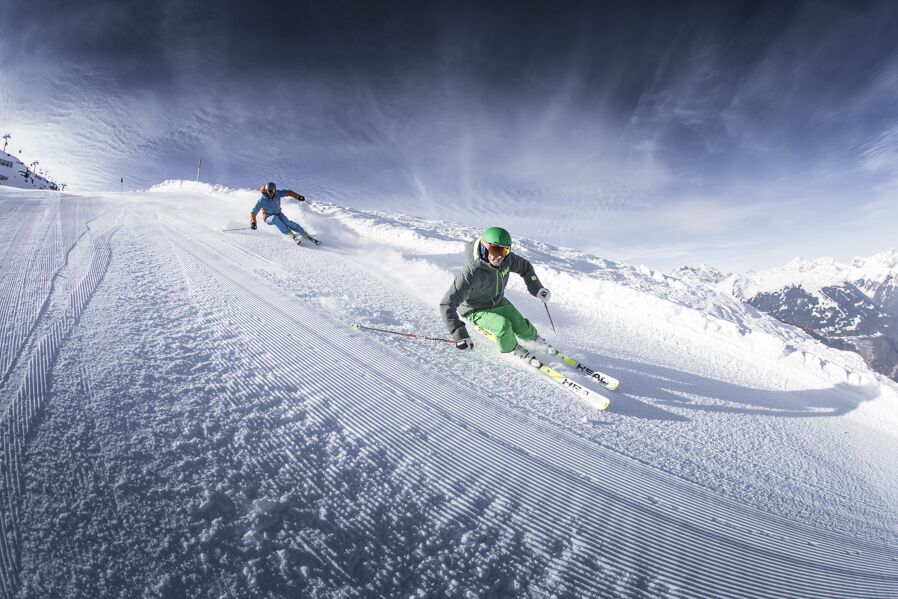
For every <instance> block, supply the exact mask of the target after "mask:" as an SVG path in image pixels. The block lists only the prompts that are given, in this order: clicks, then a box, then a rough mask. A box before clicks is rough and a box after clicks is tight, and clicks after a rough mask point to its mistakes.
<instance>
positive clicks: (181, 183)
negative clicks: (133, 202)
mask: <svg viewBox="0 0 898 599" xmlns="http://www.w3.org/2000/svg"><path fill="white" fill-rule="evenodd" d="M146 191H147V192H149V193H162V192H179V191H189V192H193V193H206V194H221V193H227V194H231V193H235V192H250V191H251V190H248V189H232V188H230V187H226V186H224V185H219V184H212V183H205V182H203V181H186V180H184V179H166V180H165V181H163V182H162V183H157V184H156V185H153V186H152V187H150V188H149V189H147V190H146Z"/></svg>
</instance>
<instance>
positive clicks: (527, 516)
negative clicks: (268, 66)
mask: <svg viewBox="0 0 898 599" xmlns="http://www.w3.org/2000/svg"><path fill="white" fill-rule="evenodd" d="M255 198H256V194H255V193H253V192H249V191H232V190H227V189H222V188H212V187H210V186H205V185H197V184H190V183H182V182H168V183H167V184H165V185H162V186H158V187H157V188H154V189H153V190H151V192H149V193H133V194H115V193H110V194H103V195H95V196H89V197H88V196H75V195H70V194H58V193H47V192H31V191H9V190H5V191H0V226H2V229H3V230H4V231H6V232H7V234H6V235H5V236H3V238H2V239H0V257H2V260H0V265H2V266H0V269H2V270H0V284H2V288H0V289H2V291H0V376H2V379H0V468H2V477H0V524H2V529H0V597H3V598H12V597H32V596H66V597H82V596H149V597H153V596H165V597H173V596H190V597H256V596H321V597H353V596H372V597H374V596H402V597H408V596H422V597H454V596H458V597H466V596H469V597H479V596H515V597H544V596H550V595H552V594H553V593H554V594H556V595H557V596H559V597H589V596H596V597H620V596H623V597H852V598H858V597H895V596H898V521H896V520H898V518H896V513H895V510H894V505H896V503H898V502H896V500H898V493H896V491H898V488H896V487H898V485H896V480H898V477H896V468H895V466H894V462H893V456H894V455H896V449H898V443H896V438H895V431H896V430H898V428H896V424H898V422H896V421H898V403H896V401H898V399H896V398H898V393H896V385H895V384H894V383H892V382H889V381H887V380H884V379H883V378H882V377H879V376H878V375H876V374H874V373H871V372H870V371H869V370H867V369H866V367H865V366H864V364H863V362H862V361H861V359H860V358H859V357H857V356H856V355H854V354H848V353H843V352H838V351H835V350H832V349H829V348H826V347H824V346H822V345H821V344H819V343H817V342H815V341H813V340H811V339H809V338H807V337H806V336H804V334H803V333H802V332H801V331H798V330H796V329H794V328H792V327H788V326H785V325H782V324H780V323H777V322H776V321H774V320H773V319H771V318H769V317H766V316H764V315H763V314H760V313H758V312H756V311H754V310H752V309H751V308H750V307H747V306H745V305H743V304H741V303H739V302H737V301H735V300H733V299H731V298H728V297H727V296H725V295H723V294H716V293H715V292H713V291H710V290H707V289H694V288H690V287H689V286H688V285H686V284H684V283H682V282H681V281H679V280H677V279H673V278H670V277H665V276H663V275H660V274H659V273H654V272H650V271H648V270H645V269H636V268H632V267H628V266H625V265H621V264H616V263H612V262H608V261H605V260H602V259H599V258H596V257H593V256H589V255H586V254H582V253H579V252H575V251H570V250H564V249H560V248H556V247H552V246H548V245H544V244H541V243H538V242H535V241H531V240H526V239H517V240H516V242H515V251H517V252H519V253H521V254H522V255H524V256H526V257H528V258H529V259H530V260H531V261H533V262H534V264H535V265H536V268H537V272H538V273H539V274H540V277H541V279H542V280H543V282H544V283H545V284H546V285H547V286H548V287H549V288H550V289H552V291H553V301H552V302H551V304H550V308H551V310H552V315H553V318H554V320H555V325H556V327H557V329H558V333H557V335H553V334H551V329H550V328H549V327H548V323H547V321H546V318H545V311H544V309H543V307H542V305H541V304H540V303H539V302H538V301H537V300H535V299H533V298H531V297H530V296H528V295H526V293H525V290H524V287H523V285H522V284H521V283H520V281H518V282H517V283H515V285H514V286H513V288H512V290H511V291H510V297H511V299H512V301H514V302H515V303H516V305H517V306H518V307H519V308H520V309H521V310H522V311H523V312H524V314H525V315H527V316H528V317H530V318H531V319H533V321H534V323H535V324H536V326H537V327H538V328H539V329H540V331H541V333H542V334H544V335H546V336H547V337H548V338H549V339H550V340H551V341H553V342H554V343H555V344H556V345H557V346H558V347H560V348H562V349H565V350H568V351H569V353H571V354H572V355H575V356H577V357H580V358H581V359H582V361H584V362H585V363H587V364H590V365H595V366H596V367H598V368H601V369H603V370H607V371H608V372H609V373H611V374H613V375H615V376H618V377H619V378H620V379H622V381H623V384H622V387H621V390H620V391H619V392H616V393H612V394H610V395H609V396H610V397H611V399H612V404H611V408H610V409H609V410H608V411H606V412H597V411H594V410H592V409H590V408H589V407H587V406H585V405H584V404H582V403H579V402H578V401H577V400H576V399H575V398H573V396H571V395H570V394H568V393H567V392H566V391H564V390H563V389H561V388H559V387H556V386H554V385H552V384H551V383H550V382H548V381H545V380H543V379H542V378H540V377H539V375H537V374H535V373H532V372H528V371H527V369H526V367H524V366H521V365H518V364H516V363H513V362H512V361H510V360H507V359H505V358H502V357H500V356H499V355H498V354H497V352H496V350H495V349H494V348H493V347H490V346H489V344H488V343H485V342H483V340H481V339H478V347H477V349H476V351H474V352H458V351H456V350H454V349H453V348H452V347H451V346H450V345H449V344H445V343H440V342H434V341H423V340H422V341H416V340H412V339H409V338H405V337H400V336H393V335H385V334H380V333H369V332H359V331H356V330H354V329H352V328H351V326H350V325H351V324H352V323H354V322H360V323H362V324H366V325H372V326H379V327H388V328H395V329H400V330H412V331H415V332H418V333H426V334H434V335H443V334H444V331H443V328H442V323H441V322H440V320H439V316H438V313H437V309H436V305H437V303H438V301H439V299H440V297H441V296H442V294H443V293H444V291H445V289H446V288H447V287H448V285H449V282H450V281H451V278H452V276H453V273H454V272H455V271H456V270H457V268H458V267H459V266H460V264H461V262H462V260H463V257H462V256H461V249H462V247H463V244H464V242H466V241H467V240H469V239H471V238H473V237H474V236H475V235H476V234H477V231H476V230H474V229H469V228H465V227H462V226H458V225H453V224H451V223H445V222H425V221H420V220H416V219H411V218H406V217H402V216H399V215H389V214H377V213H361V212H358V211H352V210H348V209H345V208H341V207H339V206H336V205H331V204H325V203H318V204H317V208H318V209H317V210H316V209H314V208H313V207H310V206H308V205H304V206H301V207H297V206H296V204H290V205H288V206H287V207H286V210H285V212H287V214H288V216H290V217H292V218H294V219H295V220H297V221H298V222H300V223H302V224H303V225H305V226H307V227H308V228H309V229H310V230H311V231H312V232H313V233H315V234H316V235H317V236H318V237H319V238H320V239H322V240H323V241H324V245H322V246H321V247H318V248H308V247H296V246H294V245H292V244H291V243H289V242H288V241H287V240H286V239H285V238H284V237H283V236H280V235H279V234H277V232H276V231H275V230H274V228H273V227H268V226H265V225H262V226H261V227H260V229H259V230H258V231H251V230H249V228H248V227H247V226H246V222H247V220H248V212H249V209H250V207H251V206H252V204H253V202H254V201H255ZM492 224H501V223H483V225H484V226H486V225H492ZM512 233H513V232H512ZM606 393H608V392H606Z"/></svg>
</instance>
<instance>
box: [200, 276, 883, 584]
mask: <svg viewBox="0 0 898 599" xmlns="http://www.w3.org/2000/svg"><path fill="white" fill-rule="evenodd" d="M213 268H214V266H213ZM220 275H223V276H224V278H223V279H222V282H223V283H227V284H229V285H230V286H231V287H232V288H233V289H234V291H235V293H234V295H236V296H237V298H238V299H239V303H240V304H242V307H243V310H242V311H241V312H244V313H243V314H241V313H240V312H235V314H237V315H238V316H239V317H238V318H235V321H236V322H237V323H241V324H240V325H238V326H241V328H243V326H244V325H242V323H246V322H250V321H252V317H251V315H252V314H253V313H254V312H255V311H256V310H257V309H258V304H257V303H256V304H254V303H252V302H249V301H248V300H246V299H243V298H244V297H245V296H246V295H250V294H251V295H255V296H256V297H257V298H259V299H265V300H266V303H269V304H271V307H272V308H274V309H275V311H276V313H278V314H281V315H282V317H281V318H279V319H278V320H280V321H281V322H279V323H277V324H279V325H280V326H277V327H274V328H275V329H279V330H285V329H290V328H292V329H293V330H296V331H297V333H307V336H309V334H311V335H314V336H316V337H317V336H318V335H320V338H317V339H314V338H313V339H308V340H305V342H304V343H300V341H299V339H291V340H289V341H284V340H282V339H280V338H278V337H275V338H273V339H266V343H268V344H270V345H273V346H274V347H273V349H277V350H278V351H277V354H278V355H293V356H302V355H303V350H304V349H305V350H307V349H308V348H309V347H315V346H316V344H315V343H309V341H315V342H318V345H324V346H326V347H330V346H332V344H333V339H341V340H342V341H344V347H345V345H346V342H349V341H350V340H348V339H344V337H346V332H345V331H341V330H339V329H337V328H336V327H333V326H332V325H331V326H330V328H331V329H332V330H329V331H320V332H319V331H315V332H312V331H308V330H306V329H298V328H297V327H296V326H295V325H296V315H295V314H292V315H285V314H284V313H283V310H282V309H280V308H277V306H276V305H275V304H274V302H272V301H271V299H267V298H263V297H261V295H260V294H259V292H258V290H252V291H251V290H248V289H246V288H244V287H243V286H241V285H240V284H239V283H237V282H236V281H233V280H231V279H230V278H229V277H228V275H227V274H226V273H224V272H221V273H220ZM247 292H250V293H249V294H248V293H247ZM308 320H309V321H312V322H316V323H318V324H320V325H330V324H331V323H329V322H327V321H326V320H325V319H322V318H321V317H320V316H316V315H310V316H309V317H308ZM267 324H268V325H271V324H273V323H272V322H270V320H269V322H268V323H267ZM248 334H250V335H252V334H253V333H252V332H248ZM256 334H258V333H257V332H256ZM356 344H357V343H356ZM357 345H358V344H357ZM344 347H340V348H338V351H337V352H333V353H342V354H344V355H345V356H346V358H347V360H346V362H347V363H350V364H352V363H353V362H354V361H356V360H357V358H358V356H356V355H353V354H352V353H350V352H349V351H348V349H346V350H344ZM259 358H260V359H261V356H259ZM334 358H335V356H333V355H330V356H329V359H334ZM386 361H387V360H384V362H386ZM338 362H342V361H341V360H338ZM271 366H274V364H271ZM369 366H371V367H373V368H374V369H375V370H382V373H383V375H384V379H383V380H385V381H390V383H392V384H394V385H395V384H396V383H397V382H398V381H397V380H396V379H397V378H400V379H401V378H402V377H401V375H400V373H402V372H403V371H404V370H405V369H403V368H402V365H401V364H398V363H397V366H398V368H395V369H393V368H389V367H388V365H387V364H386V363H385V364H383V365H380V364H370V365H369ZM305 372H307V373H308V374H311V375H315V374H318V373H317V372H316V370H315V369H314V363H313V364H311V365H307V366H306V370H305ZM356 374H357V375H360V376H364V374H365V373H363V372H361V371H358V372H357V373H356ZM368 374H370V373H368ZM330 377H332V374H331V373H329V372H328V371H327V370H325V369H324V368H322V369H321V371H320V377H316V376H311V377H310V378H311V380H302V379H301V378H299V377H293V376H290V375H289V374H288V375H287V378H288V379H290V380H291V381H292V382H294V384H296V385H297V386H298V387H299V388H303V387H306V388H313V389H314V390H315V391H316V392H317V393H315V395H318V394H319V393H321V394H324V395H326V396H327V397H328V399H329V401H330V402H332V403H334V404H340V407H341V410H340V411H338V412H336V415H339V416H340V418H341V419H343V420H347V419H348V418H351V417H352V416H353V413H354V412H355V411H358V409H359V407H358V405H357V403H356V404H353V403H352V402H349V401H348V398H347V397H346V394H345V393H343V392H342V390H341V389H340V388H339V386H340V381H339V380H329V378H330ZM415 381H416V377H414V376H411V377H409V378H408V380H407V381H404V382H406V383H409V382H411V383H414V382H415ZM370 391H371V393H372V395H373V394H375V393H376V394H378V395H379V397H378V400H379V401H378V403H376V404H375V406H376V407H379V408H381V409H383V407H384V406H385V405H386V404H392V406H393V407H395V408H396V409H392V410H389V411H386V412H385V413H384V415H385V416H386V417H387V421H389V419H392V420H396V419H397V418H398V417H400V416H409V415H411V412H412V410H411V408H412V407H413V406H412V405H409V403H407V402H408V399H409V397H408V396H409V394H408V393H406V394H403V393H398V394H396V395H391V394H389V393H385V394H383V395H381V393H380V389H379V388H377V387H375V388H373V389H371V390H370ZM409 391H413V393H412V395H415V396H417V397H418V399H412V400H411V402H412V403H420V402H421V398H424V397H428V394H427V392H428V391H431V394H432V390H429V389H427V388H426V382H425V383H424V386H423V387H421V388H420V389H413V388H410V389H409ZM446 395H448V394H446ZM464 395H466V394H465V393H460V394H459V396H462V397H463V396H464ZM403 396H405V397H403ZM344 398H345V399H344ZM397 398H403V399H405V400H406V403H402V402H399V401H397ZM352 399H353V400H354V401H355V402H358V401H359V400H365V399H367V398H358V397H355V398H352ZM453 403H455V399H454V397H443V398H440V399H439V400H436V401H434V403H433V405H434V406H445V405H450V406H451V405H453ZM459 407H460V408H461V407H463V408H464V409H468V408H470V407H471V406H470V405H465V406H462V405H461V404H459ZM491 408H494V406H491ZM490 415H491V414H486V416H487V419H485V420H483V421H482V422H485V423H489V422H490V420H489V417H490ZM492 417H493V418H494V417H495V414H492ZM463 420H465V421H468V422H469V425H470V421H471V419H470V418H463ZM353 424H354V425H357V426H359V427H360V428H362V429H364V430H368V431H370V432H372V433H374V434H377V435H379V436H381V437H383V436H385V435H389V434H390V433H391V432H392V429H389V430H386V431H385V430H384V429H382V428H380V427H376V426H375V427H374V428H373V429H372V428H371V427H370V424H372V422H371V419H368V420H366V419H364V418H362V419H359V420H356V421H355V422H354V423H353ZM475 428H477V425H476V424H475ZM495 432H496V431H493V433H495ZM520 432H525V433H526V432H528V431H527V430H526V429H522V430H521V431H520ZM484 434H485V435H486V437H487V438H491V437H494V434H492V433H490V432H484ZM553 434H555V435H557V434H558V432H557V431H553ZM531 436H532V435H531ZM540 440H543V439H542V438H540ZM391 441H392V442H393V443H396V445H393V447H394V448H398V449H400V451H399V453H400V454H401V453H403V452H404V451H408V450H411V451H412V452H414V451H415V448H413V447H408V446H405V447H403V446H404V445H405V443H402V442H401V441H400V440H399V439H398V438H396V437H395V436H393V438H392V439H391ZM462 445H464V444H462ZM450 446H451V445H450ZM511 447H512V448H515V447H516V446H515V445H514V444H512V445H511ZM517 449H518V451H520V450H521V449H524V451H525V453H530V454H532V453H533V452H532V450H526V449H525V448H521V447H518V448H517ZM540 453H541V454H544V453H545V452H540ZM589 453H592V454H594V453H595V451H594V450H593V451H591V452H589ZM547 455H553V454H547ZM583 457H584V458H585V457H586V456H583ZM593 457H594V456H593ZM422 461H424V462H425V463H426V461H427V460H426V459H424V460H422ZM444 465H445V464H444ZM525 465H526V464H525ZM460 466H462V467H464V466H465V465H460ZM481 466H484V465H481ZM630 466H631V467H632V465H630ZM622 471H623V472H627V469H623V470H622ZM478 472H482V469H480V470H478ZM499 474H501V472H499V473H497V475H499ZM618 474H619V473H618ZM473 476H474V477H475V478H482V476H478V475H477V473H473ZM577 476H578V477H579V478H581V479H582V478H583V475H582V474H578V475H577ZM500 480H501V478H500ZM650 480H651V479H650ZM622 481H623V479H621V478H620V477H619V476H615V477H612V478H610V479H609V480H608V481H606V484H608V485H609V488H614V487H615V486H619V485H620V483H621V482H622ZM560 482H561V483H563V481H560ZM651 482H655V483H660V482H661V481H660V480H658V481H654V480H653V481H651ZM524 486H525V487H526V480H525V481H524ZM563 486H567V487H569V488H568V489H567V490H566V492H567V493H570V492H571V490H572V485H571V484H568V485H563ZM683 487H684V488H685V487H686V485H683ZM575 491H577V492H579V491H580V489H575ZM693 491H694V490H693ZM575 494H576V493H575ZM704 495H705V498H706V499H709V500H710V501H713V502H715V503H716V504H719V503H724V504H726V502H721V501H720V498H717V497H713V496H712V495H711V494H710V493H707V492H705V493H704ZM570 499H571V498H570V497H565V501H570ZM590 499H594V497H593V498H589V497H584V498H583V499H581V500H580V501H578V502H577V503H579V504H580V506H581V507H582V508H583V509H584V511H582V512H581V513H585V514H588V513H589V506H590V505H595V502H594V501H590ZM670 499H671V500H672V501H673V505H676V502H677V501H682V499H684V497H683V496H682V495H681V494H680V493H679V492H677V493H673V494H672V496H671V497H670ZM533 500H535V501H536V502H537V503H538V501H539V496H535V497H533ZM559 505H561V504H559ZM556 507H558V506H556ZM628 507H630V508H632V507H633V506H628ZM636 507H641V509H643V510H646V509H647V508H645V507H644V506H638V505H637V506H636ZM696 507H698V506H696ZM714 507H716V508H718V510H715V511H714V512H715V513H716V514H718V515H719V514H720V510H719V507H720V506H719V505H715V506H714ZM730 508H731V509H733V512H734V514H735V515H736V516H739V517H742V518H746V519H747V520H748V523H749V524H750V526H749V527H748V528H747V529H748V530H751V529H753V528H757V520H752V519H751V518H757V517H758V516H759V515H760V516H761V518H762V520H761V521H762V522H763V523H765V524H767V525H770V524H771V522H770V521H769V520H768V518H769V517H770V515H769V514H766V515H765V514H762V513H761V514H758V513H753V512H752V513H743V512H746V509H745V506H738V505H736V504H732V505H730ZM648 511H652V508H648ZM724 511H725V510H724ZM626 515H627V514H622V516H624V517H625V516H626ZM625 519H630V518H625ZM662 520H663V519H662ZM709 521H715V522H717V521H719V519H716V518H715V519H709ZM549 522H551V520H550V521H549ZM783 522H784V523H787V524H791V523H790V522H789V521H787V520H785V519H783ZM682 524H683V522H681V521H680V519H675V518H670V521H669V522H668V523H667V526H665V527H664V528H666V529H667V532H666V533H665V534H663V535H659V536H664V537H667V538H668V539H669V540H670V542H671V543H672V544H673V545H677V544H678V543H679V544H680V545H681V546H679V547H677V549H678V550H680V551H684V550H686V549H687V548H686V547H683V546H682V543H683V541H682V539H681V538H680V537H682V529H681V528H680V527H681V526H682ZM752 525H753V526H752ZM640 526H644V523H641V522H639V521H631V522H630V525H629V526H627V527H623V528H622V529H621V530H620V534H621V538H626V537H625V535H626V534H627V533H628V531H629V532H632V531H633V530H639V528H640ZM659 526H660V524H659ZM795 528H796V530H798V531H801V532H803V533H804V535H805V536H806V535H807V534H809V533H814V532H815V531H813V530H811V531H809V530H807V529H806V527H801V526H796V527H795ZM533 532H538V531H533ZM656 532H657V533H662V532H663V529H659V530H657V531H656ZM699 532H700V533H701V534H702V535H703V536H704V537H705V538H703V539H699V540H696V541H693V542H691V543H690V545H691V546H692V550H691V551H689V553H692V554H693V555H692V558H693V560H694V561H696V562H701V561H702V560H705V561H709V562H710V563H717V564H720V560H719V559H713V558H712V556H709V555H708V550H707V548H706V547H705V546H704V545H705V544H707V543H708V541H709V540H714V539H716V540H717V541H718V543H724V545H726V544H733V543H734V539H732V538H730V537H728V536H727V535H721V534H720V533H719V531H713V530H712V531H708V530H703V529H700V530H699ZM824 536H831V538H832V539H833V540H841V541H842V542H845V541H846V540H849V539H848V538H846V537H841V536H839V535H835V534H834V535H824ZM579 540H580V541H583V539H579ZM597 541H598V543H595V544H593V543H590V544H591V545H593V547H598V548H601V546H602V545H603V543H604V541H602V540H601V538H597ZM735 543H736V544H737V545H741V544H743V542H742V541H741V540H736V541H735ZM761 543H764V544H769V539H763V540H761ZM748 548H749V549H752V550H754V551H758V552H759V553H761V554H762V555H763V554H767V553H768V551H767V550H766V549H765V548H762V547H759V546H757V545H750V546H749V547H748ZM791 548H793V549H794V547H791ZM880 550H882V548H880ZM808 553H809V554H810V555H808V556H807V558H809V560H810V563H811V565H817V566H818V567H819V564H820V562H819V558H820V557H821V552H820V551H819V550H816V551H814V550H808ZM641 554H644V550H634V551H633V553H632V555H631V556H630V558H631V559H632V562H631V563H630V565H631V566H638V565H639V564H640V563H643V559H644V556H643V555H641ZM681 555H682V554H681ZM886 555H888V552H887V551H886V552H884V553H883V557H886ZM654 557H655V558H656V563H663V562H664V561H665V560H666V559H669V556H664V555H656V556H654ZM784 557H785V556H783V555H776V554H770V555H768V556H767V558H766V559H765V560H764V561H765V562H767V563H765V564H763V565H764V566H765V567H766V568H765V569H767V570H768V573H769V574H770V575H771V580H783V579H786V580H790V581H791V582H792V584H793V586H794V587H795V588H794V589H793V592H794V593H795V594H794V595H792V596H802V595H804V594H806V593H807V592H808V588H809V587H810V588H813V589H814V590H816V591H820V590H821V587H820V585H821V582H822V581H821V580H820V579H819V578H813V579H811V578H808V579H806V580H805V584H807V585H808V586H806V587H804V586H803V585H802V584H801V581H800V580H799V578H804V577H803V576H801V575H796V573H795V572H793V571H792V569H791V568H789V567H788V565H780V564H779V563H778V561H779V560H782V559H783V558H784ZM814 558H817V559H814ZM844 559H845V558H844V557H842V558H841V559H839V562H840V563H842V562H843V561H844ZM800 561H801V560H800ZM854 561H856V562H858V563H856V564H855V567H859V566H861V565H862V564H861V563H860V562H861V561H863V563H864V564H866V561H865V560H861V559H857V560H854ZM757 565H758V564H757V563H756V564H755V566H757ZM669 566H670V567H671V569H672V570H675V569H676V568H677V567H682V564H680V562H679V560H675V561H674V562H673V563H670V564H669ZM731 566H732V564H727V568H729V567H731ZM861 569H863V570H866V569H867V568H861ZM741 570H744V567H743V568H741ZM715 571H716V572H719V571H721V569H720V568H715ZM730 571H733V572H739V571H740V568H739V567H735V568H734V569H732V570H730ZM696 573H698V572H696ZM753 573H755V574H756V573H757V570H754V569H753ZM843 573H844V574H847V575H852V576H858V575H859V574H860V573H859V572H857V571H854V570H849V571H844V572H843ZM588 574H589V572H588V571H586V572H584V573H583V577H584V579H585V578H586V577H587V576H588ZM751 574H752V573H750V572H742V576H737V575H735V574H734V575H733V576H730V577H729V580H728V583H729V584H730V585H731V586H732V590H733V591H734V592H739V593H741V594H746V593H747V594H749V595H751V594H752V592H754V593H758V592H759V591H760V592H761V593H762V594H761V595H758V596H763V593H764V592H765V591H763V590H761V589H758V588H754V589H751V588H746V587H745V586H744V585H745V584H751V583H745V582H744V581H746V580H750V579H751ZM864 574H865V575H866V574H872V575H873V578H880V579H881V581H882V583H883V585H885V586H884V588H885V587H889V589H890V590H892V589H893V588H894V579H893V578H892V577H889V576H888V575H882V576H876V575H875V574H873V573H871V572H865V573H864ZM685 581H689V582H690V583H692V584H693V585H694V584H695V583H696V582H697V581H696V580H695V579H691V578H690V577H688V576H687V577H686V578H685ZM680 582H681V583H683V582H684V579H681V580H680ZM870 582H872V581H870ZM844 583H845V581H844V580H836V581H834V582H831V583H830V584H829V585H828V590H829V591H830V593H832V594H833V596H838V594H839V593H840V592H841V591H844ZM755 586H757V585H755ZM862 586H865V587H866V586H872V587H874V588H875V587H876V586H877V585H875V584H868V585H862ZM706 590H707V592H708V593H709V594H714V593H715V592H718V593H719V589H718V588H717V587H716V586H708V587H706ZM858 590H859V592H858V593H854V595H855V596H876V594H871V595H867V593H865V592H864V591H863V589H858ZM593 591H595V589H593ZM867 591H868V592H869V591H870V589H867ZM766 592H771V590H770V589H767V590H766ZM873 592H874V593H876V591H873ZM777 594H779V591H778V592H777Z"/></svg>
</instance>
